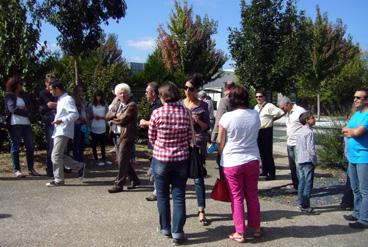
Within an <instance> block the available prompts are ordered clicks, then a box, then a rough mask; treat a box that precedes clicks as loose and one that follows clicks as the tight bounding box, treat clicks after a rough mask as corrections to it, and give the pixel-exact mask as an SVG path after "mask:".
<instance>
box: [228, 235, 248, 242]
mask: <svg viewBox="0 0 368 247" xmlns="http://www.w3.org/2000/svg"><path fill="white" fill-rule="evenodd" d="M235 234H237V235H238V236H235ZM228 237H229V239H231V240H234V241H236V242H238V243H244V242H245V238H244V236H243V235H241V234H240V233H237V232H234V233H232V234H230V235H229V236H228Z"/></svg>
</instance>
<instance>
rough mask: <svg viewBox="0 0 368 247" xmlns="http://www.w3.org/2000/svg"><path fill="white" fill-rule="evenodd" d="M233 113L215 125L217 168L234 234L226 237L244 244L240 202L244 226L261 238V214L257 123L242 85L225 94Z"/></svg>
mask: <svg viewBox="0 0 368 247" xmlns="http://www.w3.org/2000/svg"><path fill="white" fill-rule="evenodd" d="M229 104H230V107H231V109H233V111H230V112H227V113H225V114H223V115H222V117H221V119H220V122H219V132H218V138H217V141H218V149H219V153H220V155H221V166H222V167H223V172H224V176H225V180H226V182H227V184H228V187H229V192H230V199H231V211H232V214H233V220H234V225H235V232H234V233H232V234H230V235H229V236H228V237H229V238H230V239H232V240H234V241H236V242H239V243H243V242H245V234H246V226H245V223H244V199H245V201H246V204H247V220H248V226H249V227H252V228H254V230H255V232H254V237H261V235H262V230H261V227H260V225H261V215H260V214H261V213H260V205H259V199H258V179H259V158H260V157H259V150H258V145H257V137H258V131H255V130H258V129H259V126H260V120H259V115H258V113H257V112H256V111H255V110H253V109H249V96H248V92H247V90H246V89H245V88H244V87H242V86H235V87H234V88H233V89H232V90H231V91H230V94H229Z"/></svg>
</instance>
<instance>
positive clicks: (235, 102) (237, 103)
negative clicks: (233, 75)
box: [229, 86, 249, 110]
mask: <svg viewBox="0 0 368 247" xmlns="http://www.w3.org/2000/svg"><path fill="white" fill-rule="evenodd" d="M229 104H230V108H231V109H233V110H235V109H238V108H248V107H249V94H248V91H247V89H245V87H243V86H234V87H233V89H231V91H230V93H229Z"/></svg>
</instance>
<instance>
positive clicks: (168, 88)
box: [158, 81, 180, 103]
mask: <svg viewBox="0 0 368 247" xmlns="http://www.w3.org/2000/svg"><path fill="white" fill-rule="evenodd" d="M158 92H159V96H160V99H161V101H162V102H163V103H174V102H177V101H179V100H180V92H179V89H178V87H177V86H176V85H175V84H174V83H173V82H171V81H168V82H165V83H164V84H163V85H162V86H160V88H159V89H158Z"/></svg>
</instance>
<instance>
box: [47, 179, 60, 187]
mask: <svg viewBox="0 0 368 247" xmlns="http://www.w3.org/2000/svg"><path fill="white" fill-rule="evenodd" d="M63 185H64V182H56V181H55V180H52V181H50V182H48V183H46V186H47V187H58V186H63Z"/></svg>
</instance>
